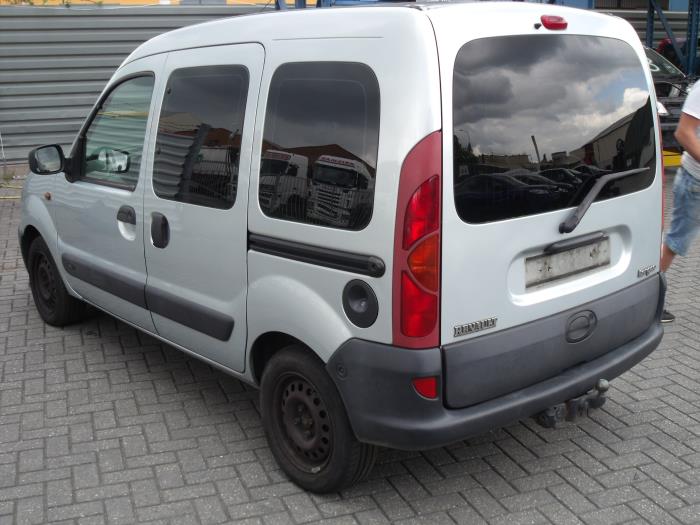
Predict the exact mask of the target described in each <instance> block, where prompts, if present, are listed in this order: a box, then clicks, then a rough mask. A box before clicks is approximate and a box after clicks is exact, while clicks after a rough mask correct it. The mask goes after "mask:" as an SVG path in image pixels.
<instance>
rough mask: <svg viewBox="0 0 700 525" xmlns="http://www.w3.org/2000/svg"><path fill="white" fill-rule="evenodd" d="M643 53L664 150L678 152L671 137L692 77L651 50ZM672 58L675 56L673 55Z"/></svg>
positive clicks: (692, 79) (676, 145)
mask: <svg viewBox="0 0 700 525" xmlns="http://www.w3.org/2000/svg"><path fill="white" fill-rule="evenodd" d="M665 49H670V50H671V51H673V46H671V45H670V44H668V45H667V46H666V47H665ZM644 51H645V52H646V55H647V60H648V61H649V69H650V70H651V76H652V77H653V79H654V89H655V90H656V100H657V101H658V102H659V103H660V104H661V106H662V107H661V106H660V107H659V108H658V109H659V120H660V124H661V136H662V140H663V146H664V150H665V151H667V152H668V151H672V152H676V153H677V152H680V146H679V145H678V141H676V138H675V137H674V136H673V132H674V131H675V130H676V127H677V126H678V120H679V119H680V117H681V109H682V108H683V102H684V101H685V97H686V95H687V94H688V92H689V91H690V88H691V86H692V85H693V81H694V77H689V76H687V75H685V73H683V72H682V71H681V70H680V69H678V68H677V67H676V66H675V65H674V64H672V63H671V61H669V60H668V59H666V58H664V57H663V56H661V55H660V54H659V53H657V52H656V51H654V50H653V49H650V48H648V47H645V48H644ZM673 56H675V53H674V54H673ZM664 156H665V157H666V156H667V155H666V154H665V155H664ZM671 164H673V162H667V165H671Z"/></svg>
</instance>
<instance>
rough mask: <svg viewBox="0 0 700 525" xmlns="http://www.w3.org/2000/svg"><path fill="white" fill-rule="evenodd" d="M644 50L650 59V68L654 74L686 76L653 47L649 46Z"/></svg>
mask: <svg viewBox="0 0 700 525" xmlns="http://www.w3.org/2000/svg"><path fill="white" fill-rule="evenodd" d="M644 52H645V53H646V54H647V60H648V61H649V69H650V70H651V74H652V76H656V75H673V76H680V77H682V76H685V75H684V74H683V72H682V71H681V70H680V69H678V68H677V67H676V66H674V65H673V64H672V63H671V62H669V61H668V60H666V59H665V58H664V57H662V56H661V55H659V54H658V53H657V52H656V51H654V50H653V49H649V48H648V47H645V48H644Z"/></svg>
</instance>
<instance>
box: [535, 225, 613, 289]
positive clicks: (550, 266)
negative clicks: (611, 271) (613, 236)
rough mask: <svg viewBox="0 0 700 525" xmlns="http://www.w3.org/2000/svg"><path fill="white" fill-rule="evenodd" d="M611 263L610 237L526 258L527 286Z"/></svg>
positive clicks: (544, 282) (556, 279)
mask: <svg viewBox="0 0 700 525" xmlns="http://www.w3.org/2000/svg"><path fill="white" fill-rule="evenodd" d="M609 264H610V238H609V237H603V238H602V239H598V240H596V241H594V242H590V243H587V244H584V245H582V246H576V247H574V248H571V249H569V250H563V251H560V252H556V253H545V254H541V255H535V256H532V257H528V258H526V259H525V287H526V288H532V287H533V286H538V285H541V284H546V283H551V282H553V281H558V280H559V279H564V278H566V277H570V276H572V275H578V274H581V273H584V272H588V271H590V270H593V269H596V268H601V267H603V266H608V265H609Z"/></svg>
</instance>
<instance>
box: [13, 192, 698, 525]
mask: <svg viewBox="0 0 700 525" xmlns="http://www.w3.org/2000/svg"><path fill="white" fill-rule="evenodd" d="M640 212H642V211H640ZM18 218H19V206H18V203H17V201H13V200H2V201H0V225H1V226H0V247H1V248H2V267H1V271H0V366H1V368H0V370H1V371H2V375H1V376H0V379H1V381H0V523H18V524H21V523H45V522H52V523H80V524H93V523H96V524H97V523H146V522H148V523H223V522H229V523H240V524H243V523H251V524H253V523H264V524H270V525H272V524H283V523H307V522H316V521H321V520H324V522H326V523H339V524H340V523H362V524H364V523H387V522H397V523H429V524H431V525H439V524H442V523H453V522H456V523H468V524H471V523H484V522H487V523H493V524H513V523H581V522H583V523H587V524H597V523H600V524H610V523H652V524H662V523H679V522H680V523H700V328H699V327H698V319H699V318H700V303H699V302H698V301H697V299H696V297H697V294H698V292H699V291H700V278H698V265H699V263H700V243H699V244H696V247H695V250H694V251H693V253H692V255H691V256H690V257H688V258H686V259H685V260H681V261H679V263H678V264H677V266H676V267H675V268H674V269H673V270H672V271H671V272H670V275H669V277H670V296H669V303H670V307H671V308H672V309H673V311H674V312H675V313H676V314H677V315H678V317H679V318H678V322H677V323H676V324H675V325H673V326H672V327H671V328H670V329H669V330H668V331H667V335H666V336H665V338H664V341H663V343H662V345H661V347H660V348H659V349H658V350H657V351H656V352H655V353H654V354H652V356H651V357H650V358H648V359H647V360H645V361H644V362H643V363H642V364H641V365H639V366H637V367H636V368H635V369H634V370H632V371H631V372H629V373H627V374H625V375H624V376H623V377H621V378H619V379H618V380H616V381H615V382H613V389H612V391H611V395H610V400H609V401H608V403H607V405H606V406H605V408H604V410H602V411H599V412H597V413H596V414H595V415H594V416H593V417H591V418H590V419H586V420H582V421H580V422H579V423H577V424H574V425H565V426H562V427H561V428H559V429H556V430H544V429H541V428H539V427H537V426H535V425H534V424H533V423H532V422H530V421H526V422H523V423H520V424H515V425H513V426H510V427H508V428H504V429H500V430H496V431H494V432H492V433H489V434H487V435H484V436H481V437H479V438H478V439H472V440H469V441H467V442H464V443H458V444H455V445H453V446H450V447H446V448H442V449H438V450H432V451H428V452H425V453H422V454H419V453H401V452H396V451H389V450H386V451H382V453H381V455H380V458H379V462H378V464H377V466H376V468H375V469H374V471H373V472H372V475H371V478H370V480H369V481H367V482H365V483H363V484H361V485H358V486H356V487H355V488H353V489H351V490H348V491H346V492H343V493H341V494H334V495H330V496H325V497H319V496H314V495H312V494H308V493H305V492H303V491H301V490H299V489H298V488H297V487H295V486H294V485H292V484H291V483H290V482H288V481H287V480H286V479H285V477H284V475H283V474H282V473H281V472H280V471H279V470H278V468H277V466H276V464H275V462H274V460H273V459H272V457H271V455H270V451H269V449H268V448H267V445H266V443H265V439H264V437H263V434H262V429H261V426H260V417H259V414H258V410H257V402H256V397H257V395H256V392H255V391H253V390H251V389H249V388H247V387H245V386H243V385H242V384H241V383H239V382H238V381H235V380H233V379H231V378H229V377H227V376H225V375H223V374H221V373H219V372H216V371H213V370H211V369H210V368H208V367H207V366H204V365H202V364H201V363H199V362H198V361H196V360H193V359H188V358H186V357H184V356H183V354H181V353H179V352H178V351H176V350H173V349H171V348H168V347H166V346H163V345H161V344H160V343H158V342H157V341H155V340H153V339H151V338H149V337H145V336H143V335H142V334H139V333H137V332H135V331H134V330H133V329H131V328H129V327H127V326H125V325H123V324H121V323H118V322H115V321H114V320H112V319H111V318H109V317H107V316H100V317H97V318H95V319H93V320H92V321H89V322H86V323H84V324H81V325H78V326H74V327H71V328H68V329H65V330H57V329H54V328H50V327H48V326H45V325H44V324H43V323H42V322H41V320H40V319H39V316H38V315H37V312H36V310H35V308H34V306H33V304H32V302H31V300H30V297H29V291H28V283H27V275H26V273H25V270H24V268H23V266H22V263H21V259H20V256H19V253H18V248H17V239H16V233H15V232H16V224H17V221H18Z"/></svg>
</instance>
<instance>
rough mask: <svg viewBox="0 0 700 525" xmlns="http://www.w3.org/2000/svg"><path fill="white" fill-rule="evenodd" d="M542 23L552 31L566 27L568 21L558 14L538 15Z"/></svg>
mask: <svg viewBox="0 0 700 525" xmlns="http://www.w3.org/2000/svg"><path fill="white" fill-rule="evenodd" d="M540 21H541V22H542V25H543V26H544V27H545V28H547V29H552V30H554V31H557V30H561V29H566V27H567V26H568V25H569V23H568V22H567V21H566V20H564V19H563V18H562V17H560V16H556V15H542V16H541V17H540Z"/></svg>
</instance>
